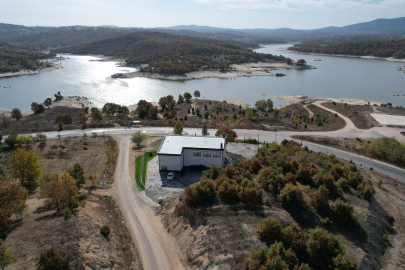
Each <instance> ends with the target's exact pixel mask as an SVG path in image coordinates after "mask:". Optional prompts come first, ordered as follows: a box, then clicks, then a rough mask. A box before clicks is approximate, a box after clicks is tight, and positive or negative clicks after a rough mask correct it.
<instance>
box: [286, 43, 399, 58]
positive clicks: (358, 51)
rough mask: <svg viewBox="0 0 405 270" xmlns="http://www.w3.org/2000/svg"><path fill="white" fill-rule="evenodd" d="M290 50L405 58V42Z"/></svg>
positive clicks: (315, 46) (309, 46)
mask: <svg viewBox="0 0 405 270" xmlns="http://www.w3.org/2000/svg"><path fill="white" fill-rule="evenodd" d="M289 49H290V50H293V51H298V52H311V53H325V54H347V55H360V56H369V55H372V56H377V57H393V58H397V59H403V58H405V40H397V41H383V40H378V41H365V42H346V43H339V44H333V45H325V46H319V45H314V44H298V45H294V47H290V48H289Z"/></svg>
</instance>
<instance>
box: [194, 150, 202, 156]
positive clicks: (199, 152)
mask: <svg viewBox="0 0 405 270" xmlns="http://www.w3.org/2000/svg"><path fill="white" fill-rule="evenodd" d="M193 156H195V157H201V151H193Z"/></svg>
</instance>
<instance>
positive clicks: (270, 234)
mask: <svg viewBox="0 0 405 270" xmlns="http://www.w3.org/2000/svg"><path fill="white" fill-rule="evenodd" d="M282 231H283V228H282V227H281V224H280V222H279V221H278V220H277V219H275V218H265V219H263V221H262V223H261V224H260V227H259V228H258V229H257V233H258V235H259V239H260V240H261V241H263V242H265V243H266V244H267V245H269V246H270V245H271V244H273V243H274V242H276V241H281V240H282Z"/></svg>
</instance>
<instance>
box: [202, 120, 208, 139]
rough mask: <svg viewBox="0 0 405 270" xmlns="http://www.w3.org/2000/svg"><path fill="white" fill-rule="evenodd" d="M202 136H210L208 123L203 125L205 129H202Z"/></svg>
mask: <svg viewBox="0 0 405 270" xmlns="http://www.w3.org/2000/svg"><path fill="white" fill-rule="evenodd" d="M202 135H203V136H208V135H210V134H209V133H208V129H207V123H205V122H204V125H203V128H202Z"/></svg>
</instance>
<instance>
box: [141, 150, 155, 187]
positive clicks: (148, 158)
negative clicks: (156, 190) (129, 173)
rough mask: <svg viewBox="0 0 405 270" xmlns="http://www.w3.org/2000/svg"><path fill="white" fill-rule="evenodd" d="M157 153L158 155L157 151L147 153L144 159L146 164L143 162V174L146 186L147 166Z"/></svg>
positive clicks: (143, 181)
mask: <svg viewBox="0 0 405 270" xmlns="http://www.w3.org/2000/svg"><path fill="white" fill-rule="evenodd" d="M151 154H152V155H151ZM156 155H157V152H156V151H153V152H148V153H145V159H144V164H143V175H142V183H143V185H144V186H145V178H146V168H147V165H148V162H149V160H151V159H152V158H154V157H156Z"/></svg>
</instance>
